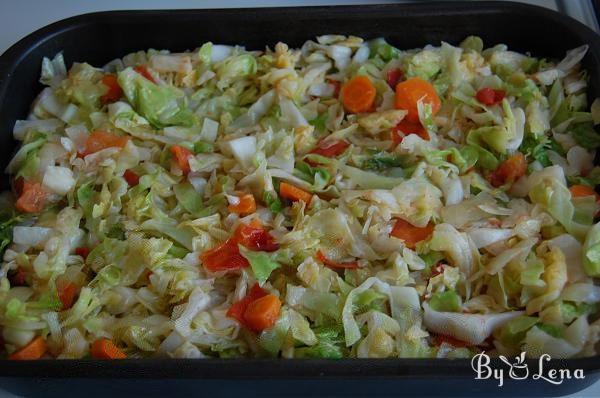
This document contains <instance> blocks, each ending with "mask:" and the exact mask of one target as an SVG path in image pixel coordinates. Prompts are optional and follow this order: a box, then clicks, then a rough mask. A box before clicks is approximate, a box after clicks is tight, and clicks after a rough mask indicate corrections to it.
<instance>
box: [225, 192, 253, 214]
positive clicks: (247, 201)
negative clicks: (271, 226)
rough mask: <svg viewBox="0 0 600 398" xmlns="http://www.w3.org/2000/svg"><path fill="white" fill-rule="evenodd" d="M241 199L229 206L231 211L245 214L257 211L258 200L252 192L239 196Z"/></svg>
mask: <svg viewBox="0 0 600 398" xmlns="http://www.w3.org/2000/svg"><path fill="white" fill-rule="evenodd" d="M239 200H240V203H238V204H236V205H229V206H228V207H227V208H228V209H229V211H230V212H232V213H236V214H239V215H244V216H245V215H248V214H252V213H254V212H255V211H256V201H255V200H254V196H253V195H252V194H251V193H248V194H244V195H241V196H239Z"/></svg>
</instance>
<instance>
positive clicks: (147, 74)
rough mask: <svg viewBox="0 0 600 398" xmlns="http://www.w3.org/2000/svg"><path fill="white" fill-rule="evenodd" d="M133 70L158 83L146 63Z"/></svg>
mask: <svg viewBox="0 0 600 398" xmlns="http://www.w3.org/2000/svg"><path fill="white" fill-rule="evenodd" d="M133 70H134V71H136V72H137V73H139V74H140V75H142V76H144V77H145V78H146V79H148V80H150V81H151V82H152V83H154V84H156V80H154V76H152V74H151V73H150V71H149V70H148V67H147V66H146V65H138V66H136V67H135V68H133Z"/></svg>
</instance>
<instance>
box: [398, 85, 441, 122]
mask: <svg viewBox="0 0 600 398" xmlns="http://www.w3.org/2000/svg"><path fill="white" fill-rule="evenodd" d="M419 101H422V102H423V104H430V105H431V112H432V114H433V115H435V114H437V113H438V112H439V110H440V108H441V107H442V102H441V101H440V97H438V95H437V92H436V91H435V88H434V87H433V86H432V85H431V83H429V82H428V81H427V80H423V79H421V78H419V77H411V78H410V79H408V80H405V81H403V82H400V83H398V84H397V85H396V101H395V108H396V109H406V110H407V111H408V114H407V115H406V119H408V121H409V122H418V121H419V112H418V108H417V103H418V102H419Z"/></svg>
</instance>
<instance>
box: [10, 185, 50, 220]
mask: <svg viewBox="0 0 600 398" xmlns="http://www.w3.org/2000/svg"><path fill="white" fill-rule="evenodd" d="M46 196H47V192H46V190H45V189H44V188H43V187H42V184H40V183H39V182H29V181H24V182H23V190H22V192H21V196H19V199H17V201H16V202H15V207H16V208H17V210H19V211H21V212H23V213H39V212H41V211H42V210H44V207H45V206H46Z"/></svg>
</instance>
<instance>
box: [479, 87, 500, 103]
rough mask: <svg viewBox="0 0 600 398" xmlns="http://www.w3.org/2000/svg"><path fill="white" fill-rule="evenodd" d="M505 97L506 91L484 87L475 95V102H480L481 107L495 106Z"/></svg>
mask: <svg viewBox="0 0 600 398" xmlns="http://www.w3.org/2000/svg"><path fill="white" fill-rule="evenodd" d="M505 96H506V91H504V90H496V89H493V88H489V87H484V88H482V89H481V90H479V91H477V94H475V98H477V101H479V102H481V103H482V104H483V105H495V104H497V103H499V102H501V101H502V100H503V99H504V97H505Z"/></svg>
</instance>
